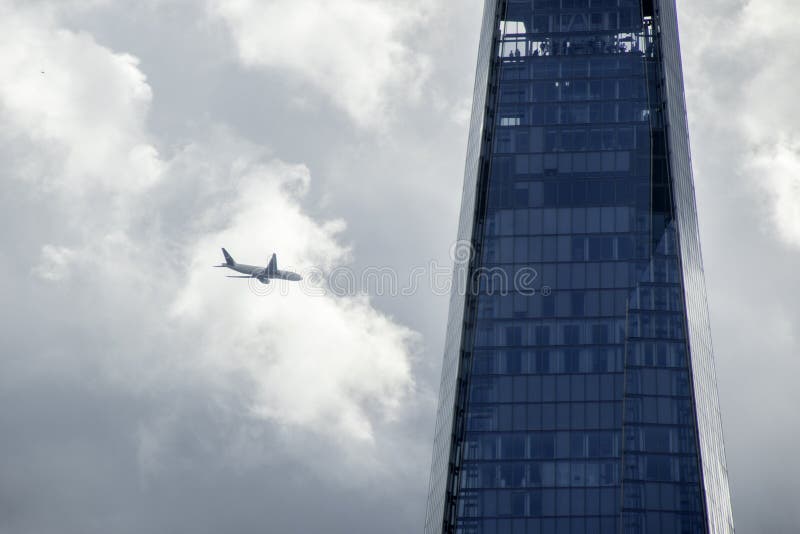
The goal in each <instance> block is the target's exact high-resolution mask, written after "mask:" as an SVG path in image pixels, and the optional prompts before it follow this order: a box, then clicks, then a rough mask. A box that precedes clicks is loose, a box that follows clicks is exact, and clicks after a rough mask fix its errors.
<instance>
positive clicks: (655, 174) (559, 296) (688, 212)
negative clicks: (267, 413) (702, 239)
mask: <svg viewBox="0 0 800 534" xmlns="http://www.w3.org/2000/svg"><path fill="white" fill-rule="evenodd" d="M458 240H459V241H458V243H459V247H461V248H460V249H459V252H464V251H465V250H466V252H467V253H466V254H463V256H461V257H459V255H458V254H457V255H456V256H457V258H456V260H457V264H456V269H455V284H454V289H453V295H452V297H451V306H450V318H449V323H448V332H447V342H446V348H445V358H444V367H443V373H442V383H441V392H440V400H439V411H438V417H437V426H436V437H435V443H434V455H433V466H432V470H431V481H430V492H429V500H428V512H427V517H426V524H425V532H426V534H439V533H459V534H479V533H481V534H584V533H586V534H597V533H601V534H618V533H625V534H644V533H646V534H674V533H686V534H690V533H691V534H695V533H698V534H699V533H708V534H732V533H733V531H734V528H733V518H732V514H731V506H730V496H729V490H728V480H727V471H726V467H725V456H724V449H723V444H722V428H721V421H720V414H719V406H718V405H719V403H718V399H717V388H716V377H715V370H714V361H713V352H712V345H711V336H710V331H709V321H708V310H707V304H706V292H705V281H704V278H703V267H702V259H701V255H700V244H699V235H698V228H697V214H696V208H695V198H694V186H693V178H692V169H691V159H690V153H689V138H688V127H687V121H686V107H685V99H684V94H683V75H682V68H681V59H680V49H679V44H678V27H677V14H676V11H675V0H486V3H485V11H484V19H483V26H482V34H481V39H480V48H479V57H478V71H477V76H476V84H475V97H474V106H473V113H472V122H471V130H470V137H469V147H468V155H467V166H466V173H465V181H464V191H463V200H462V208H461V220H460V224H459V235H458ZM460 260H463V261H460Z"/></svg>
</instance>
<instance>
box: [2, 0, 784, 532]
mask: <svg viewBox="0 0 800 534" xmlns="http://www.w3.org/2000/svg"><path fill="white" fill-rule="evenodd" d="M678 7H679V10H680V17H681V18H680V22H681V32H682V33H681V38H682V46H683V57H684V69H685V75H686V83H687V87H686V91H687V100H688V109H689V122H690V131H691V137H692V149H693V164H694V170H695V181H696V193H697V198H698V209H699V218H700V228H701V240H702V244H703V252H704V259H705V273H706V279H707V284H708V290H709V306H710V310H711V323H712V334H713V338H714V343H715V349H716V359H717V370H718V380H719V391H720V399H721V409H722V415H723V424H724V428H725V442H726V449H727V457H728V468H729V473H730V480H731V491H732V495H733V507H734V515H735V519H736V524H737V527H738V529H739V531H740V532H770V533H795V532H798V531H800V508H798V507H797V506H796V503H797V502H800V482H799V481H800V463H798V462H797V460H796V452H795V451H796V444H797V443H798V438H800V416H798V412H797V408H796V407H797V406H800V388H799V387H798V386H797V377H798V376H799V375H800V358H798V355H799V354H800V334H799V333H798V327H797V325H798V324H800V308H798V306H797V298H798V296H800V278H798V276H797V272H798V271H799V270H800V269H798V267H800V132H799V131H798V126H797V125H798V124H800V107H798V106H797V105H796V103H795V96H796V95H795V93H796V91H797V87H800V52H798V51H797V46H796V31H795V24H794V21H796V20H797V19H798V18H799V17H800V4H798V3H797V2H795V1H794V0H770V1H769V2H762V1H755V0H752V1H745V0H707V1H704V2H688V1H686V0H678ZM481 11H482V2H481V1H479V0H459V1H458V2H453V1H452V0H451V1H446V0H427V1H423V0H336V2H330V1H327V0H260V1H259V0H202V1H199V0H144V1H137V2H133V1H125V0H118V1H112V0H58V1H55V0H25V1H14V0H0V72H2V75H0V183H2V188H0V222H2V225H0V228H1V229H0V249H2V250H3V260H2V261H0V295H2V302H3V303H4V304H5V305H4V306H2V309H0V339H2V344H0V436H1V438H0V532H1V533H2V534H28V533H37V534H46V533H60V534H72V533H75V534H78V533H80V534H91V533H109V532H113V533H120V534H124V533H142V532H176V533H180V532H187V533H188V532H192V533H218V532H230V533H236V534H239V533H242V534H245V533H251V532H253V533H255V532H259V533H263V532H269V533H275V534H283V533H287V534H288V533H302V532H328V533H348V534H353V533H371V532H375V531H376V530H375V529H376V525H378V524H380V525H381V527H380V531H381V532H385V533H389V534H393V533H396V534H406V533H409V532H420V531H421V530H422V525H423V522H424V509H425V499H426V493H427V486H428V472H429V467H430V457H431V448H432V436H433V426H434V415H435V408H436V396H437V394H438V392H437V389H438V381H439V374H440V369H441V358H442V349H443V344H444V330H445V323H446V319H447V317H446V316H447V302H448V298H447V292H446V291H443V290H442V288H441V287H439V286H438V285H436V284H432V283H431V282H430V281H428V280H427V279H426V277H422V279H421V282H420V283H418V284H417V285H416V286H415V287H413V291H403V292H398V291H391V290H390V289H391V288H387V287H385V286H384V287H383V288H381V287H380V284H378V283H375V284H371V283H365V284H363V285H358V284H357V285H356V289H358V290H357V291H341V292H337V293H336V294H334V292H332V291H324V292H320V291H313V290H309V288H308V287H307V286H302V287H301V286H300V285H296V286H291V287H288V286H287V288H285V290H283V291H282V292H281V293H276V292H272V293H268V294H267V293H266V292H265V288H262V287H256V286H253V285H249V284H248V283H247V282H244V281H240V280H230V279H226V278H224V277H223V276H222V273H220V272H219V271H218V270H216V269H211V268H210V267H211V266H212V265H214V264H217V263H219V262H220V261H221V259H222V258H221V254H220V252H219V247H221V246H225V247H226V248H227V249H228V250H229V251H230V252H231V253H232V254H233V256H234V257H235V258H236V259H237V260H241V261H243V262H247V263H256V264H258V263H259V262H260V263H264V264H266V262H267V260H268V258H269V256H270V255H271V253H272V252H273V251H275V252H277V253H278V259H279V265H280V266H281V267H287V268H292V267H294V268H296V269H298V270H302V269H308V268H310V267H311V266H313V267H314V268H315V269H318V270H319V272H320V273H324V274H326V275H328V274H331V273H334V272H337V270H338V272H340V273H345V274H346V273H364V272H365V271H366V272H373V273H377V276H379V277H380V276H381V273H385V272H387V269H392V270H393V271H394V272H396V273H397V276H398V280H399V283H400V285H401V286H403V287H402V288H405V286H406V285H407V284H408V282H407V281H408V280H410V279H414V276H415V274H414V273H426V276H427V275H428V274H430V273H432V272H434V271H436V272H438V271H440V270H442V269H444V271H445V272H447V271H448V270H449V267H450V265H451V259H450V249H451V245H452V242H453V240H454V238H455V235H456V224H457V219H458V208H459V205H460V194H461V184H462V180H463V168H464V158H465V151H466V136H467V124H468V120H469V109H470V105H471V102H470V99H471V96H472V85H473V80H474V72H475V59H476V51H477V39H478V28H479V22H480V18H481V15H482V12H481ZM262 260H263V261H262ZM345 269H347V270H345ZM345 278H346V277H345ZM418 281H419V280H418ZM239 282H242V283H239ZM402 288H399V289H402ZM273 289H274V288H273ZM312 289H313V288H312ZM381 289H383V290H381ZM405 289H407V288H405Z"/></svg>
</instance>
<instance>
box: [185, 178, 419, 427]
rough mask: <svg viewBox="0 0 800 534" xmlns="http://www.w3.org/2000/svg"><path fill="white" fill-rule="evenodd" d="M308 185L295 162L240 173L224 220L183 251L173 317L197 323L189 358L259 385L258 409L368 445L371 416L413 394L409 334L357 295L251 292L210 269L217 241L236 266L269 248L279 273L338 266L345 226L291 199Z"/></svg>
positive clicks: (394, 409)
mask: <svg viewBox="0 0 800 534" xmlns="http://www.w3.org/2000/svg"><path fill="white" fill-rule="evenodd" d="M309 181H310V176H309V172H308V170H307V169H306V168H305V167H302V166H291V165H286V164H283V163H280V162H271V163H269V164H267V165H265V166H257V167H254V168H253V169H251V170H250V171H248V172H247V173H246V174H245V175H243V176H242V177H241V179H240V180H239V182H238V185H237V190H238V193H237V196H236V197H235V199H234V201H233V202H232V203H231V204H229V205H228V208H227V209H228V210H230V212H231V213H232V214H233V216H232V217H231V219H230V222H229V223H228V224H227V225H226V226H225V227H224V228H222V229H220V230H219V231H216V232H212V233H209V234H206V235H202V236H200V237H199V239H198V241H197V242H196V243H195V244H194V245H193V246H192V252H191V256H192V263H191V268H190V271H189V272H190V273H191V274H190V277H189V279H188V282H187V284H186V286H185V287H184V288H183V289H182V291H181V295H180V297H179V298H178V300H177V302H176V305H175V308H174V312H175V315H176V316H177V317H178V318H179V319H181V320H186V321H189V322H190V323H195V324H197V325H206V326H205V328H203V332H204V333H203V336H202V339H199V340H197V343H198V347H202V348H201V349H200V350H198V352H197V353H196V354H195V355H194V357H196V358H204V359H205V360H206V361H207V362H210V363H211V364H212V365H215V366H219V367H220V368H222V369H226V370H234V371H246V372H247V373H248V375H249V376H251V377H252V379H253V380H254V381H255V382H256V383H257V384H258V385H259V387H258V389H257V390H258V399H254V400H255V403H254V405H253V409H254V410H255V411H256V412H257V413H259V414H261V415H262V416H264V417H268V418H270V419H274V420H276V421H278V422H280V423H281V424H285V425H297V426H300V427H304V428H314V429H318V430H320V431H321V432H324V433H326V434H327V435H329V436H336V437H337V439H340V440H341V441H342V442H343V443H349V442H351V441H352V440H353V439H357V440H371V439H372V437H373V436H372V431H371V427H372V423H371V417H373V416H379V417H386V416H389V417H394V416H396V415H397V414H398V410H399V409H400V408H401V407H402V402H403V400H404V399H406V397H407V395H408V394H409V393H410V392H411V388H412V378H411V369H410V362H409V358H408V355H409V353H408V350H409V343H410V342H411V341H412V337H413V334H412V332H410V331H409V330H408V329H406V328H404V327H402V326H399V325H397V324H396V323H394V322H393V321H392V320H391V319H389V318H388V317H386V316H384V315H382V314H380V313H378V312H377V311H376V310H375V309H374V308H372V307H371V306H370V303H369V301H368V300H367V299H366V298H336V297H333V296H323V295H321V294H312V293H313V292H309V291H305V292H304V291H303V290H302V286H300V285H286V284H282V283H280V282H278V283H274V286H279V287H272V288H270V289H272V291H271V292H270V293H269V294H267V295H263V296H258V295H256V294H253V293H251V291H250V290H249V288H248V284H247V282H245V281H242V280H229V279H225V278H224V277H223V276H222V275H223V273H221V272H220V271H219V270H215V269H209V266H210V265H212V264H214V263H219V261H221V254H220V252H219V247H220V246H222V245H224V246H226V247H227V248H228V250H229V251H230V252H231V253H232V254H233V255H234V257H235V258H236V259H237V260H239V261H243V262H246V263H256V264H259V263H263V264H266V263H267V260H268V257H269V255H270V254H271V252H272V251H273V250H277V251H279V256H278V260H279V266H280V267H281V268H294V269H297V270H304V269H307V268H308V267H312V266H322V267H327V268H330V267H331V266H334V265H337V264H340V263H341V262H343V261H345V260H346V258H347V254H348V251H347V249H346V248H344V247H342V246H341V245H340V244H339V243H338V242H337V234H338V233H339V232H340V231H341V230H342V229H343V224H342V223H341V222H337V221H334V222H331V223H326V224H319V223H317V222H316V221H314V220H313V219H311V218H310V217H309V216H308V215H307V214H305V213H304V212H303V210H302V209H301V208H300V206H299V204H298V197H299V196H301V195H302V194H303V193H304V191H305V189H306V188H307V186H308V183H309ZM256 285H259V286H260V284H258V283H257V282H256ZM253 289H254V290H256V291H258V290H260V289H262V288H261V287H254V288H253ZM263 289H265V290H266V289H267V288H263ZM284 291H286V294H283V295H282V294H281V293H282V292H284Z"/></svg>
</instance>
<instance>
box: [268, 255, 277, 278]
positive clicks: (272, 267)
mask: <svg viewBox="0 0 800 534" xmlns="http://www.w3.org/2000/svg"><path fill="white" fill-rule="evenodd" d="M277 270H278V256H277V254H274V253H273V254H272V257H271V258H270V259H269V263H268V264H267V272H268V273H274V272H276V271H277Z"/></svg>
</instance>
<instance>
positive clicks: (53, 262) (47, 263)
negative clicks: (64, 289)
mask: <svg viewBox="0 0 800 534" xmlns="http://www.w3.org/2000/svg"><path fill="white" fill-rule="evenodd" d="M74 257H75V251H73V250H71V249H69V248H67V247H59V246H55V245H44V246H43V247H42V260H41V263H39V265H37V266H36V267H34V268H33V272H34V274H36V275H37V276H40V277H41V278H43V279H44V280H51V281H54V282H55V281H58V280H64V279H65V278H67V277H68V276H69V273H70V268H71V265H70V264H71V263H72V260H73V259H74Z"/></svg>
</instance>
